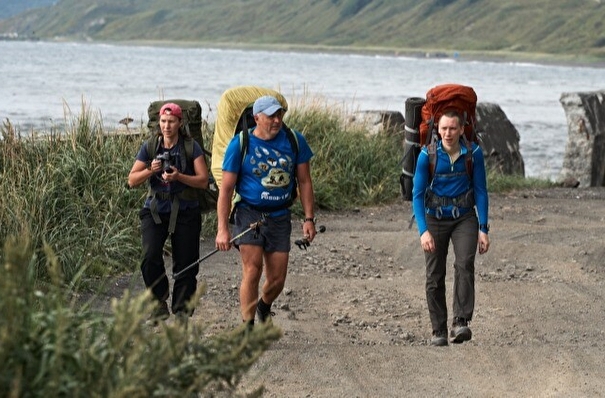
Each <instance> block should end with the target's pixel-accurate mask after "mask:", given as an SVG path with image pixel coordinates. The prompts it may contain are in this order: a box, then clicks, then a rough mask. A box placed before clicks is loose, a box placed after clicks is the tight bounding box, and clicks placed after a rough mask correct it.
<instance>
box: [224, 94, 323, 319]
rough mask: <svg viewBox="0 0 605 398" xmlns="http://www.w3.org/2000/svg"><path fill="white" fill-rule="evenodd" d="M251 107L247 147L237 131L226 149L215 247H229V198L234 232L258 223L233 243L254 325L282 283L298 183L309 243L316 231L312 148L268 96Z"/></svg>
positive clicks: (244, 303)
mask: <svg viewBox="0 0 605 398" xmlns="http://www.w3.org/2000/svg"><path fill="white" fill-rule="evenodd" d="M252 112H253V115H254V120H255V122H256V127H253V128H252V129H250V130H249V131H242V132H241V133H240V134H248V139H247V140H243V142H247V147H246V148H242V145H241V142H240V137H239V135H236V136H235V137H234V138H233V139H232V140H231V142H230V143H229V145H228V146H227V149H226V151H225V158H224V160H223V167H222V170H223V178H222V184H221V188H220V193H219V198H218V203H217V218H218V231H217V235H216V248H217V249H219V250H223V251H226V250H229V249H230V248H231V246H232V236H231V232H230V231H229V219H230V214H231V213H232V209H231V207H232V198H233V195H234V192H237V195H238V200H237V201H235V205H234V206H235V207H234V208H233V218H232V220H233V222H234V224H235V226H234V230H233V233H234V235H235V236H238V235H240V234H241V233H242V232H244V231H246V230H247V229H249V228H250V227H251V225H253V224H255V223H257V222H259V221H261V220H262V221H263V222H262V223H259V224H257V225H258V228H255V231H254V233H245V234H243V235H242V236H241V237H240V238H238V239H236V240H235V241H234V242H233V243H234V244H235V245H236V246H237V247H238V249H239V252H240V256H241V260H242V282H241V287H240V309H241V314H242V320H243V322H245V323H247V324H248V325H249V326H252V325H254V319H255V314H256V315H257V317H258V320H259V321H260V322H265V321H266V320H267V319H269V318H270V317H271V316H272V315H274V314H273V313H272V312H271V304H272V303H273V301H274V300H275V299H276V298H277V297H278V296H279V294H280V293H281V291H282V290H283V288H284V284H285V282H286V274H287V270H288V259H289V252H290V236H291V233H292V223H291V214H290V209H289V207H290V206H291V205H292V202H293V200H294V195H295V194H296V186H298V191H299V197H300V201H301V204H302V207H303V210H304V213H305V219H304V222H303V225H302V232H303V236H304V238H305V239H307V240H308V241H309V242H311V241H312V240H313V238H314V237H315V235H316V230H315V217H314V193H313V183H312V181H311V172H310V165H309V161H310V159H311V157H312V156H313V152H312V151H311V149H310V148H309V145H308V144H307V141H306V140H305V138H304V137H303V135H302V134H300V133H299V132H296V131H291V132H288V131H287V130H286V128H285V127H284V126H283V123H282V122H283V117H284V112H285V110H284V108H283V107H282V105H281V103H280V102H279V101H278V100H277V99H275V98H274V97H272V96H263V97H260V98H258V99H257V100H256V101H255V102H254V105H253V108H252ZM291 133H293V134H295V141H296V142H297V146H298V149H296V148H293V143H292V140H291V139H290V138H289V137H288V134H291ZM263 265H264V268H265V282H264V284H263V286H262V291H261V294H260V297H259V292H258V288H259V283H260V279H261V275H262V273H263Z"/></svg>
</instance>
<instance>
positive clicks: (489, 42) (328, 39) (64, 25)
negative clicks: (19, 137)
mask: <svg viewBox="0 0 605 398" xmlns="http://www.w3.org/2000/svg"><path fill="white" fill-rule="evenodd" d="M603 20H605V4H603V3H601V1H600V0H532V1H524V0H426V1H418V0H299V1H284V0H172V1H170V2H166V1H164V0H97V1H93V0H61V1H60V2H59V3H58V4H57V5H55V6H53V7H50V8H45V9H37V10H31V11H28V12H26V13H23V14H20V15H19V16H18V17H14V18H11V19H8V20H2V21H0V34H2V33H3V34H7V33H11V32H17V33H18V34H19V35H20V37H31V36H35V37H38V38H44V39H46V38H61V39H66V40H90V39H92V40H99V41H156V42H157V41H186V42H194V43H201V44H209V43H211V44H216V45H234V46H245V45H254V46H262V45H270V46H282V47H290V48H292V47H296V48H305V47H307V46H313V48H328V49H332V50H337V49H339V48H340V47H346V48H347V49H348V50H352V49H360V50H363V49H365V50H371V51H389V52H391V51H392V52H402V53H404V52H413V51H434V52H439V51H443V52H452V51H458V52H462V53H471V54H472V53H478V54H492V55H500V56H506V55H507V54H512V55H513V56H519V55H524V54H525V55H527V54H537V53H543V54H550V55H556V56H558V57H567V58H568V59H575V60H582V61H591V60H592V61H594V60H603V59H605V29H604V28H603Z"/></svg>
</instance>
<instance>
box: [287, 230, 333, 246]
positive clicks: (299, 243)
mask: <svg viewBox="0 0 605 398" xmlns="http://www.w3.org/2000/svg"><path fill="white" fill-rule="evenodd" d="M317 232H319V233H322V234H323V233H324V232H326V227H325V226H323V225H320V226H319V228H317ZM294 244H295V245H296V246H298V248H299V249H300V250H307V247H309V246H310V245H311V242H309V240H308V239H307V238H302V239H297V240H295V241H294Z"/></svg>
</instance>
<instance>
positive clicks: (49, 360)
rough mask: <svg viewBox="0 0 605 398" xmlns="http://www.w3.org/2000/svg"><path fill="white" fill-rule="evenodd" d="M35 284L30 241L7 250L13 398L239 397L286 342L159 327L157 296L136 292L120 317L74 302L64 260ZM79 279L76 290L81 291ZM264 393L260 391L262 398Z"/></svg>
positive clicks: (4, 341) (7, 377)
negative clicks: (272, 349) (241, 387)
mask: <svg viewBox="0 0 605 398" xmlns="http://www.w3.org/2000/svg"><path fill="white" fill-rule="evenodd" d="M44 252H45V258H46V259H47V260H48V261H49V262H48V275H49V277H50V279H49V281H48V282H47V283H45V284H43V285H41V284H39V283H37V282H36V280H35V276H34V274H35V271H34V270H35V262H36V261H35V260H34V256H33V253H32V251H31V249H30V245H29V243H28V240H27V239H26V238H25V237H21V238H20V242H17V240H16V239H13V238H9V239H8V240H7V242H6V244H5V246H4V261H3V264H2V273H3V277H2V278H0V391H3V393H4V394H5V395H4V396H10V397H21V396H25V397H57V396H63V397H129V398H135V397H150V396H157V397H177V396H178V397H182V396H195V395H194V394H201V393H203V394H204V396H216V394H219V393H220V394H224V395H225V396H233V395H235V394H236V393H237V387H238V383H239V381H240V380H241V377H242V376H243V374H244V373H245V372H247V370H248V369H249V368H250V366H252V364H253V363H254V362H256V360H257V359H258V358H259V356H260V355H261V354H262V353H263V352H264V351H265V350H266V349H267V348H268V347H269V345H270V344H271V343H272V342H273V341H276V340H277V339H279V337H280V331H279V330H278V329H277V328H275V327H274V326H272V325H270V324H267V325H259V326H257V327H255V328H254V329H253V330H252V331H248V330H246V329H245V327H244V326H242V327H241V328H238V329H235V330H233V331H231V332H227V333H223V334H219V335H215V336H213V337H205V335H204V329H203V328H201V327H196V326H195V325H190V327H189V328H188V327H185V326H183V325H181V324H179V323H175V324H162V325H161V326H159V327H156V328H153V327H151V326H149V325H147V324H146V323H145V320H146V319H147V317H148V314H150V312H151V306H152V299H151V297H150V294H148V293H145V294H142V295H139V296H135V295H132V294H131V293H130V292H129V291H126V292H125V294H124V297H123V298H122V299H120V300H114V301H113V302H112V303H111V313H109V314H102V313H98V312H95V311H94V310H93V309H92V308H91V306H89V305H87V304H86V303H76V302H75V301H74V300H71V298H72V297H75V296H74V293H76V292H74V291H73V290H71V289H69V288H67V287H66V286H64V284H63V282H62V281H63V279H64V276H63V275H62V274H61V267H60V266H59V263H58V258H57V257H56V256H55V255H54V253H53V252H52V250H51V249H50V248H49V247H48V246H46V247H45V248H44ZM77 284H78V283H77V281H74V282H72V283H71V285H72V286H74V285H77ZM261 393H262V386H260V387H258V388H257V390H256V391H253V392H251V393H250V396H258V395H260V394H261Z"/></svg>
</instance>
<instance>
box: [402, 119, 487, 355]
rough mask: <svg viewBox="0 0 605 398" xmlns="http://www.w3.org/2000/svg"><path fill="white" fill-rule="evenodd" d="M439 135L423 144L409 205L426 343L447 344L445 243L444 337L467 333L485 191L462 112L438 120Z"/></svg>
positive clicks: (457, 338) (456, 339) (482, 243)
mask: <svg viewBox="0 0 605 398" xmlns="http://www.w3.org/2000/svg"><path fill="white" fill-rule="evenodd" d="M438 126H439V127H438V128H439V135H440V138H441V139H440V140H439V141H437V142H436V144H435V145H431V146H429V147H423V148H422V151H421V152H420V155H419V157H418V162H417V164H416V171H415V173H414V184H413V186H414V188H413V208H414V216H415V218H416V222H417V225H418V232H419V234H420V244H421V246H422V249H423V250H424V255H425V261H426V297H427V304H428V309H429V315H430V318H431V325H432V328H433V334H432V339H431V345H434V346H446V345H447V344H448V329H447V317H448V312H447V303H446V297H445V274H446V266H447V254H448V247H449V242H450V241H451V242H452V245H453V247H454V254H455V261H454V288H453V295H454V299H453V315H454V316H453V323H452V329H451V332H450V337H451V339H452V342H453V343H462V342H464V341H468V340H470V339H471V337H472V332H471V329H470V327H469V322H470V321H471V319H472V317H473V311H474V306H475V253H476V252H477V248H478V249H479V253H480V254H483V253H486V252H487V251H488V249H489V237H488V232H489V227H488V207H489V200H488V193H487V181H486V172H485V164H484V159H483V152H482V151H481V148H480V147H479V146H478V145H477V144H476V143H472V144H468V143H467V142H466V140H465V139H464V137H463V135H464V124H463V119H462V117H461V116H460V115H459V114H458V113H456V112H446V113H445V114H444V115H443V116H442V117H441V118H440V119H439V125H438Z"/></svg>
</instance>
